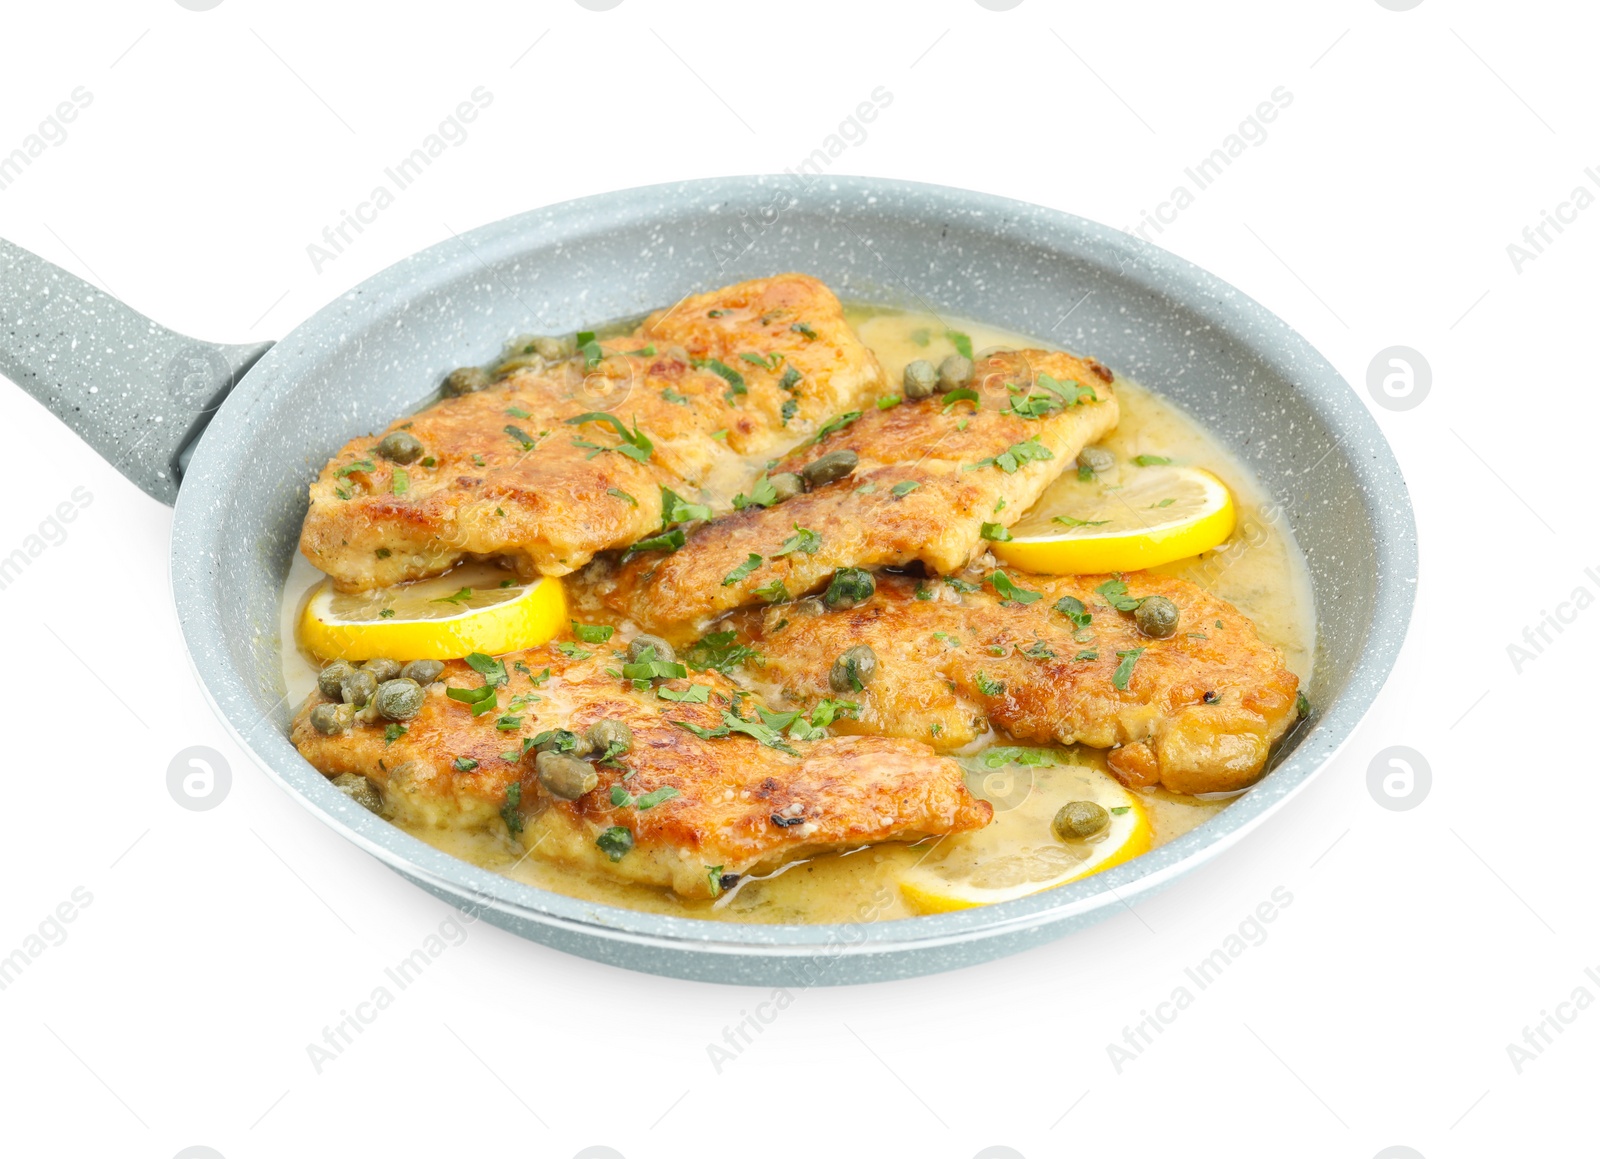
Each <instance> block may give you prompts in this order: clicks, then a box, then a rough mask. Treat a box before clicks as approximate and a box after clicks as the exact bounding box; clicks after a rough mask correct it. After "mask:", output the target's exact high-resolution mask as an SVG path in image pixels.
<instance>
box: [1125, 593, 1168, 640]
mask: <svg viewBox="0 0 1600 1159" xmlns="http://www.w3.org/2000/svg"><path fill="white" fill-rule="evenodd" d="M1133 622H1134V623H1136V624H1138V625H1139V631H1141V632H1143V633H1144V634H1145V635H1146V636H1154V637H1155V638H1156V639H1158V640H1165V639H1166V638H1167V637H1168V636H1170V635H1172V633H1174V632H1176V631H1177V630H1178V605H1177V604H1175V603H1173V602H1172V601H1171V600H1169V599H1167V597H1166V596H1147V597H1145V601H1144V602H1143V603H1142V604H1140V605H1139V606H1138V608H1137V609H1135V611H1134V613H1133Z"/></svg>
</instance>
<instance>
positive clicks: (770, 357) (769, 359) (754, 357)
mask: <svg viewBox="0 0 1600 1159" xmlns="http://www.w3.org/2000/svg"><path fill="white" fill-rule="evenodd" d="M739 357H740V358H742V359H744V360H745V361H746V362H748V363H751V364H752V365H754V366H759V367H761V369H762V370H777V369H778V366H779V364H781V363H782V362H783V355H781V354H752V353H750V352H749V351H748V350H746V351H743V352H742V353H740V355H739Z"/></svg>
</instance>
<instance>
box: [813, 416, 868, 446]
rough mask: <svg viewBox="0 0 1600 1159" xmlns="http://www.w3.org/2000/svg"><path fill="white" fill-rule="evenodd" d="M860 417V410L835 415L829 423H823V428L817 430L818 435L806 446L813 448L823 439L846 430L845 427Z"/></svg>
mask: <svg viewBox="0 0 1600 1159" xmlns="http://www.w3.org/2000/svg"><path fill="white" fill-rule="evenodd" d="M860 417H861V412H860V411H858V410H847V411H845V412H844V413H843V414H838V415H834V416H833V417H832V418H831V419H829V420H828V421H827V422H825V423H823V424H822V426H821V427H819V428H818V429H817V433H816V434H814V435H812V436H811V438H810V440H809V441H808V442H807V443H806V444H804V445H806V446H811V445H813V444H816V443H820V442H821V441H822V440H823V439H825V438H827V437H828V436H829V435H831V434H833V433H834V432H835V431H842V430H844V428H845V427H847V426H849V425H850V424H851V423H853V422H855V421H856V420H857V419H858V418H860Z"/></svg>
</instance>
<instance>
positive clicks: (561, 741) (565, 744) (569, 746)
mask: <svg viewBox="0 0 1600 1159" xmlns="http://www.w3.org/2000/svg"><path fill="white" fill-rule="evenodd" d="M589 749H590V745H589V738H588V737H586V736H579V735H578V734H577V733H575V732H573V731H571V730H570V729H565V728H556V729H551V730H550V735H549V736H547V737H545V738H544V739H543V740H542V741H540V742H539V743H538V744H536V745H534V746H533V751H534V752H536V753H577V754H578V755H579V756H580V757H581V756H584V755H586V754H587V753H588V752H589Z"/></svg>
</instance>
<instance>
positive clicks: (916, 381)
mask: <svg viewBox="0 0 1600 1159" xmlns="http://www.w3.org/2000/svg"><path fill="white" fill-rule="evenodd" d="M901 384H902V387H903V389H904V391H905V396H906V398H908V399H911V398H927V397H928V396H929V395H930V394H932V393H933V392H934V391H935V390H936V389H938V386H939V372H938V371H937V370H935V369H934V368H933V363H931V362H929V361H928V360H927V359H926V358H918V359H916V360H915V361H913V362H908V363H906V372H905V375H904V376H903V377H902V379H901Z"/></svg>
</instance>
